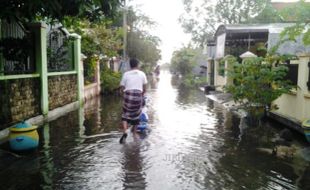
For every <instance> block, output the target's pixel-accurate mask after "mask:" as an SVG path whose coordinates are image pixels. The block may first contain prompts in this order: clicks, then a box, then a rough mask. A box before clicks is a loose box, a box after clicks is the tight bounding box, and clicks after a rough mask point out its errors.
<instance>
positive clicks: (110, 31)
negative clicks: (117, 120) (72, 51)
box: [64, 17, 123, 57]
mask: <svg viewBox="0 0 310 190" xmlns="http://www.w3.org/2000/svg"><path fill="white" fill-rule="evenodd" d="M64 25H65V26H66V28H67V29H68V30H69V31H72V32H75V33H77V34H79V35H81V37H82V41H81V49H82V52H83V54H85V55H86V56H87V57H88V56H93V55H94V54H96V55H102V54H104V55H106V56H108V57H112V56H117V55H118V52H119V51H120V50H121V49H122V35H123V34H122V29H121V28H119V27H112V23H111V22H110V21H109V20H105V21H101V22H95V23H91V22H89V21H88V20H79V19H75V18H72V17H66V18H65V22H64Z"/></svg>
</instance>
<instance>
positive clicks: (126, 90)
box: [120, 59, 147, 143]
mask: <svg viewBox="0 0 310 190" xmlns="http://www.w3.org/2000/svg"><path fill="white" fill-rule="evenodd" d="M129 64H130V70H129V71H127V72H125V73H124V74H123V77H122V80H121V83H120V86H121V91H122V92H123V96H124V99H123V114H122V125H123V132H124V134H123V136H122V137H121V139H120V143H123V142H124V141H125V140H126V137H127V129H128V124H131V125H133V130H134V131H136V127H137V125H138V124H139V116H140V114H141V110H142V102H143V95H144V93H145V90H146V84H147V79H146V75H145V73H144V72H142V71H140V70H139V68H138V65H139V61H138V60H137V59H130V60H129Z"/></svg>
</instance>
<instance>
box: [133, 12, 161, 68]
mask: <svg viewBox="0 0 310 190" xmlns="http://www.w3.org/2000/svg"><path fill="white" fill-rule="evenodd" d="M127 18H128V21H127V22H128V28H129V30H128V38H127V40H128V41H127V53H128V56H129V57H135V58H137V59H139V60H140V61H142V62H143V63H144V65H143V67H144V69H145V71H146V72H150V71H151V70H152V68H153V67H154V66H155V65H156V64H157V62H158V61H159V59H160V58H161V54H160V53H161V51H160V49H159V45H160V39H159V38H158V37H157V36H153V35H151V34H150V33H149V32H148V30H149V29H152V28H154V27H156V23H155V22H154V21H152V20H151V19H150V18H149V17H147V16H146V15H144V14H142V13H141V12H140V11H139V10H138V9H136V10H134V9H133V8H132V7H130V8H129V10H128V16H127Z"/></svg>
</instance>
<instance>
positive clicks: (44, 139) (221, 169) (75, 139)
mask: <svg viewBox="0 0 310 190" xmlns="http://www.w3.org/2000/svg"><path fill="white" fill-rule="evenodd" d="M179 80H180V79H179V78H177V77H174V78H173V77H172V76H171V75H170V74H168V73H165V72H162V73H161V76H160V80H159V81H151V80H149V81H150V86H149V89H148V93H147V94H146V95H147V97H148V110H149V112H148V114H149V116H150V122H149V124H150V126H151V129H152V131H151V133H150V134H149V135H146V136H133V135H132V134H130V135H129V137H128V141H127V143H126V144H125V145H120V144H119V143H118V139H119V137H120V135H121V133H120V132H119V127H120V124H121V123H120V121H121V99H120V98H119V97H117V96H107V97H101V98H97V99H93V100H91V101H87V102H86V104H85V107H84V108H83V109H79V110H77V111H74V112H71V113H69V114H67V115H65V116H63V117H61V118H59V119H57V120H55V121H52V122H50V123H48V124H46V125H44V126H42V127H41V128H40V129H39V134H40V144H39V149H38V150H37V151H35V152H31V153H28V154H26V155H22V156H21V157H15V156H13V155H12V154H6V153H4V152H0V179H1V181H2V187H1V188H4V189H309V187H310V186H309V183H308V181H309V180H308V178H309V173H310V172H309V171H310V169H309V168H310V167H309V163H310V162H309V161H308V162H307V161H305V160H304V159H302V158H301V157H300V156H299V157H298V156H296V157H293V158H278V157H275V156H273V155H272V154H266V153H263V152H260V151H258V148H261V147H263V148H268V149H272V148H273V143H272V139H273V138H274V137H275V136H276V134H277V133H278V132H279V130H280V129H279V128H278V127H276V124H274V123H269V122H267V123H265V124H264V125H263V126H262V127H261V128H246V126H245V125H244V121H243V120H242V119H240V118H239V117H237V116H236V115H234V114H232V113H231V112H228V111H227V110H225V109H224V108H223V107H222V106H221V105H220V104H218V103H216V102H213V101H211V100H209V99H207V98H206V97H205V95H204V94H203V93H202V92H200V91H197V90H189V89H185V88H179V86H178V84H179ZM293 143H294V144H295V145H296V146H299V145H302V142H299V141H294V142H293ZM5 148H6V147H5V146H3V149H5Z"/></svg>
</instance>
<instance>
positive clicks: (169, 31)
mask: <svg viewBox="0 0 310 190" xmlns="http://www.w3.org/2000/svg"><path fill="white" fill-rule="evenodd" d="M129 4H130V5H140V6H139V9H140V10H141V11H142V12H143V13H144V14H146V15H147V16H149V17H150V18H151V19H153V20H154V21H156V22H157V23H158V27H157V28H156V30H154V31H152V32H151V33H152V34H153V35H155V36H158V37H159V38H160V39H161V40H162V44H161V47H160V48H161V51H162V60H161V63H166V62H170V59H171V56H172V52H173V51H174V50H176V49H178V48H180V47H182V44H185V45H186V44H187V43H188V42H189V41H190V35H188V34H185V33H184V32H183V29H182V28H181V25H180V24H179V23H178V21H177V19H178V17H179V16H180V15H181V14H182V12H183V4H182V0H133V1H131V2H130V3H129Z"/></svg>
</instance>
